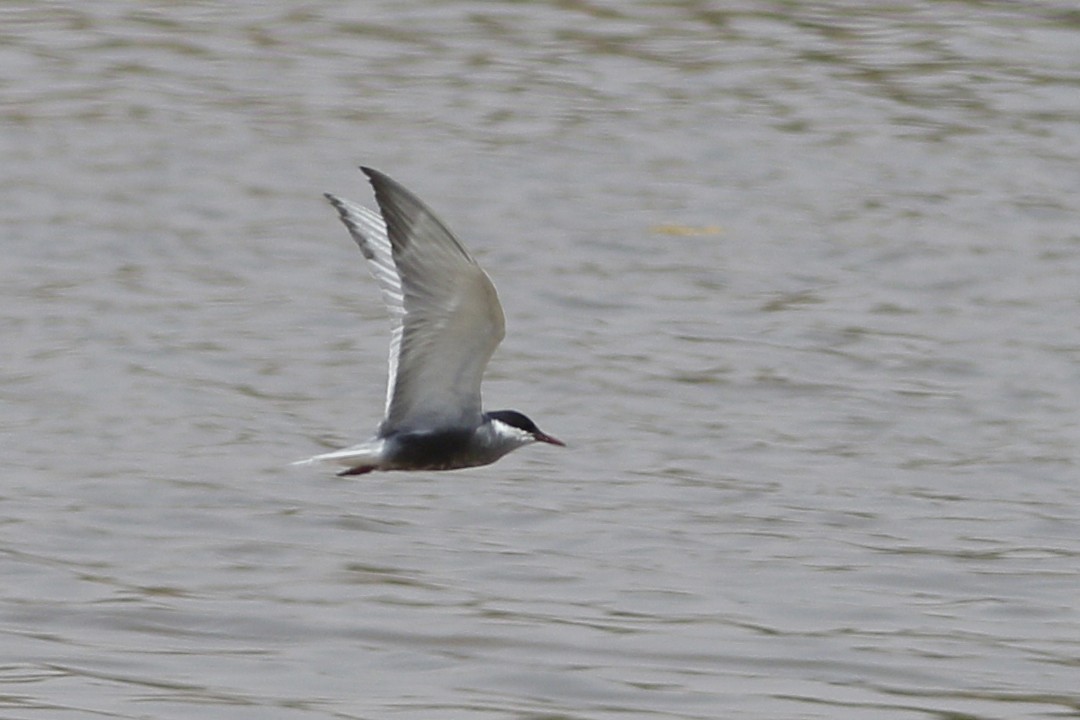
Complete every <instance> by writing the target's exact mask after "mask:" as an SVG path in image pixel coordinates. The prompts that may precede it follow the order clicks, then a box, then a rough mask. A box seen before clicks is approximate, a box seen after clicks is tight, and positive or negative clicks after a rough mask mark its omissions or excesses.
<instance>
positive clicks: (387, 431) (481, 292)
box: [301, 167, 565, 475]
mask: <svg viewBox="0 0 1080 720" xmlns="http://www.w3.org/2000/svg"><path fill="white" fill-rule="evenodd" d="M360 169H361V170H362V171H363V172H364V174H365V175H367V177H368V179H369V180H370V181H371V185H372V187H373V188H374V189H375V201H376V202H377V203H378V205H379V210H380V213H375V212H373V211H371V210H369V209H367V208H365V207H362V206H360V205H356V204H354V203H351V202H348V201H347V200H342V199H341V198H339V197H337V196H335V195H331V194H329V193H327V194H326V199H327V200H329V201H330V204H331V205H333V206H334V208H336V209H337V211H338V214H339V215H340V216H341V221H342V222H343V223H345V227H346V228H348V230H349V234H350V235H352V238H353V240H355V241H356V244H357V245H359V246H360V251H361V252H362V253H363V254H364V257H365V258H367V260H368V267H369V268H370V269H371V273H372V274H373V275H374V276H375V280H376V281H377V282H378V284H379V289H380V290H381V291H382V297H383V301H384V302H385V303H386V307H387V309H388V310H389V311H390V317H391V320H392V330H391V333H390V375H389V380H388V381H387V388H386V411H385V415H384V417H383V420H382V422H381V423H380V424H379V427H378V429H377V431H376V432H375V435H374V437H372V438H371V439H370V440H367V441H366V442H362V443H360V444H359V445H353V446H351V447H347V448H344V449H342V450H335V451H333V452H328V453H324V454H322V455H316V456H315V457H313V458H310V459H308V460H303V461H301V464H306V463H323V462H326V463H333V464H336V465H341V466H344V467H345V469H344V470H342V471H341V472H339V473H338V475H362V474H364V473H369V472H372V471H373V470H456V469H459V468H466V467H475V466H478V465H488V464H490V463H493V462H495V461H496V460H498V459H499V458H501V457H502V456H503V455H506V454H507V453H509V452H511V451H513V450H516V449H518V448H519V447H523V446H525V445H529V444H531V443H535V442H542V443H548V444H551V445H561V446H562V445H565V443H563V442H562V441H561V440H558V439H556V438H554V437H552V436H551V435H547V434H546V433H544V432H541V430H540V428H538V427H537V426H536V423H534V422H533V421H532V420H530V419H529V418H527V417H526V416H525V415H523V414H522V413H520V412H517V411H516V410H495V411H491V412H485V411H484V410H483V407H482V405H481V401H480V382H481V380H482V379H483V375H484V369H485V368H486V367H487V364H488V361H489V360H490V359H491V355H492V353H494V352H495V348H496V347H497V346H498V344H499V342H500V341H501V340H502V339H503V336H504V334H505V320H504V317H503V310H502V305H501V304H500V303H499V296H498V294H497V293H496V292H495V285H494V284H492V282H491V278H489V277H488V275H487V273H485V272H484V271H483V270H482V269H481V268H480V266H479V265H478V264H477V263H476V260H474V259H473V257H472V255H470V254H469V251H468V250H466V249H465V246H463V245H462V244H461V242H460V241H459V240H458V239H457V238H456V237H454V234H453V233H451V232H450V229H449V228H447V227H446V225H445V224H444V223H443V222H442V221H441V220H439V218H438V217H436V216H435V213H433V212H432V211H431V210H430V209H429V208H428V207H427V205H425V204H424V203H423V202H422V201H421V200H420V198H418V197H416V195H414V194H412V193H411V192H409V191H408V190H406V189H405V188H404V187H403V186H401V185H400V184H399V183H397V182H395V181H394V180H392V179H390V178H389V177H387V176H386V175H384V174H383V173H381V172H379V171H378V170H373V169H372V168H369V167H361V168H360Z"/></svg>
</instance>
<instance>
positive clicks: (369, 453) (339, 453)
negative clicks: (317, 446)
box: [293, 440, 386, 468]
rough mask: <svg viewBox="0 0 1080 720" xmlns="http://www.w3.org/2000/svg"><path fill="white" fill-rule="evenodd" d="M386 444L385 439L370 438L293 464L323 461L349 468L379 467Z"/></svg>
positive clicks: (321, 462)
mask: <svg viewBox="0 0 1080 720" xmlns="http://www.w3.org/2000/svg"><path fill="white" fill-rule="evenodd" d="M384 445H386V441H385V440H370V441H368V442H366V443H360V444H359V445H353V446H351V447H347V448H342V449H341V450H334V451H333V452H328V453H323V454H321V455H316V456H314V457H310V458H308V459H307V460H299V461H297V462H294V463H293V465H321V464H323V463H331V464H334V465H342V466H344V467H347V468H354V467H359V466H371V467H372V468H377V467H379V466H380V465H382V461H383V446H384Z"/></svg>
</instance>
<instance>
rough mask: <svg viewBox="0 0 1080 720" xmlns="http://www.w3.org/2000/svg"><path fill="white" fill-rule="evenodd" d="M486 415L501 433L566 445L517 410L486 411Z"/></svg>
mask: <svg viewBox="0 0 1080 720" xmlns="http://www.w3.org/2000/svg"><path fill="white" fill-rule="evenodd" d="M487 416H488V419H490V420H491V422H492V423H493V424H495V427H496V429H497V430H498V431H499V432H501V433H503V434H508V435H511V434H512V435H516V436H520V437H521V439H522V440H523V441H524V442H526V443H528V442H542V443H547V444H549V445H558V446H559V447H566V443H564V442H563V441H562V440H559V439H558V438H555V437H552V436H551V435H548V434H547V433H545V432H542V431H541V430H540V428H538V427H536V423H534V422H533V421H532V420H530V419H529V418H527V417H526V416H525V415H523V414H522V413H519V412H518V411H517V410H495V411H494V412H489V413H487Z"/></svg>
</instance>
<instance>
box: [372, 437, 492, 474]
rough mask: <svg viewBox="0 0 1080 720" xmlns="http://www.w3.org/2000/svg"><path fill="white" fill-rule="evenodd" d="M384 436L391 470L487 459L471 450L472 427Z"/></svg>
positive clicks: (443, 466) (469, 463)
mask: <svg viewBox="0 0 1080 720" xmlns="http://www.w3.org/2000/svg"><path fill="white" fill-rule="evenodd" d="M387 439H388V441H389V442H390V448H389V449H390V452H389V460H390V463H389V464H390V465H391V466H392V467H393V469H395V470H453V469H455V468H465V467H473V466H474V465H486V464H488V463H489V462H491V460H487V459H485V458H482V457H478V456H477V455H476V453H474V452H473V451H472V448H471V445H472V440H473V431H472V430H436V431H432V432H402V433H396V434H394V435H392V436H391V437H389V438H387Z"/></svg>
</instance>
